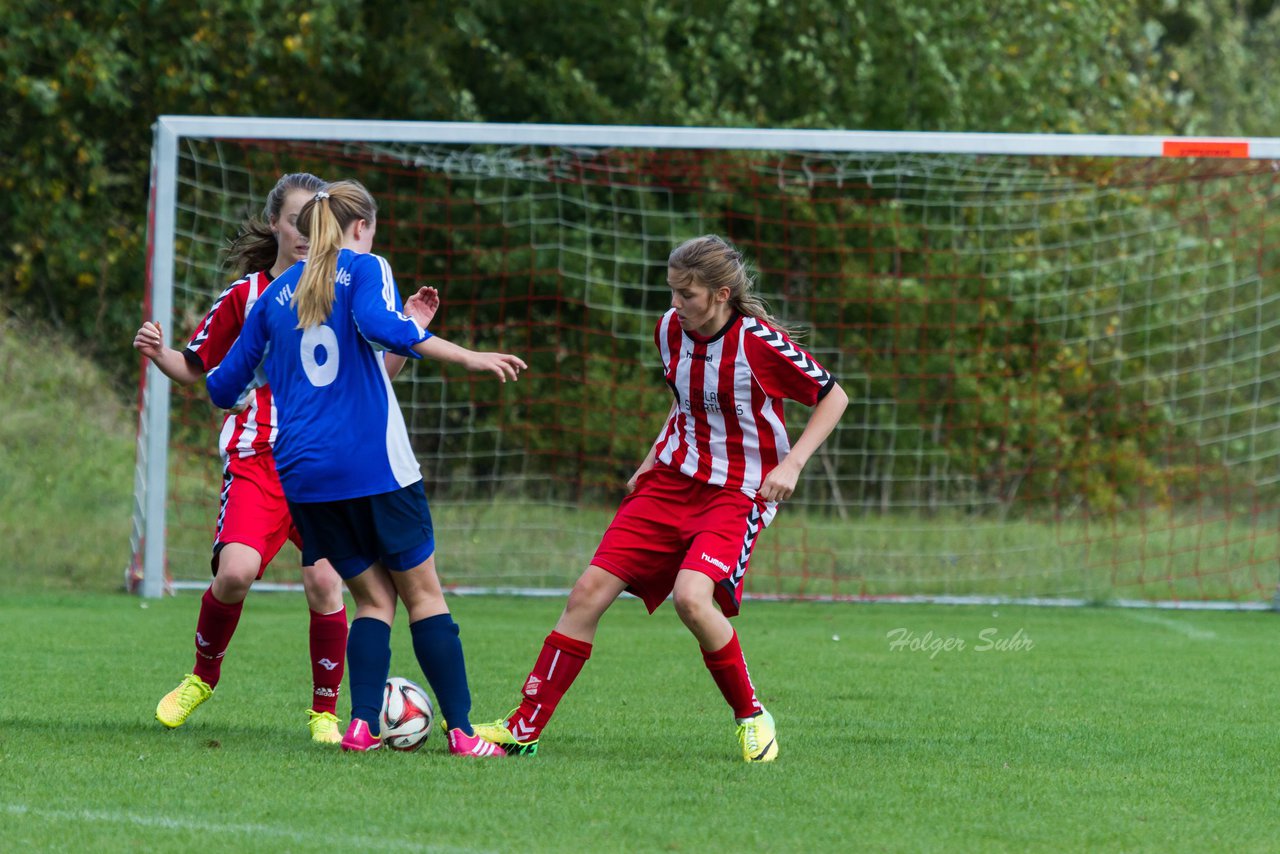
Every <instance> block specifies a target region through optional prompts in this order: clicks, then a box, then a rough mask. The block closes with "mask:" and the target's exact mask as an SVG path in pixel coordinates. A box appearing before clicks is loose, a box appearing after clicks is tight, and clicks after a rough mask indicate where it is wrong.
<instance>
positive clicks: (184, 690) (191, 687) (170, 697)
mask: <svg viewBox="0 0 1280 854" xmlns="http://www.w3.org/2000/svg"><path fill="white" fill-rule="evenodd" d="M211 696H213V689H212V688H210V687H209V683H207V682H205V681H204V680H203V679H201V678H200V677H199V676H196V675H195V674H194V673H188V674H187V675H186V676H184V677H183V678H182V682H180V683H179V684H178V687H177V688H174V689H173V690H172V691H170V692H169V693H168V694H165V695H164V696H163V697H161V698H160V703H159V705H157V706H156V720H158V721H159V722H160V723H162V724H164V725H165V726H167V727H169V729H173V728H174V727H180V726H182V725H183V724H184V723H186V722H187V718H189V717H191V713H192V712H194V711H195V710H196V706H198V705H200V704H201V703H203V702H204V701H205V700H207V699H209V698H210V697H211Z"/></svg>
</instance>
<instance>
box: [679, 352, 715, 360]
mask: <svg viewBox="0 0 1280 854" xmlns="http://www.w3.org/2000/svg"><path fill="white" fill-rule="evenodd" d="M684 357H685V358H686V359H697V360H698V361H700V362H710V361H711V354H710V353H703V354H702V355H701V356H699V355H698V354H697V353H695V352H693V351H692V350H685V351H684Z"/></svg>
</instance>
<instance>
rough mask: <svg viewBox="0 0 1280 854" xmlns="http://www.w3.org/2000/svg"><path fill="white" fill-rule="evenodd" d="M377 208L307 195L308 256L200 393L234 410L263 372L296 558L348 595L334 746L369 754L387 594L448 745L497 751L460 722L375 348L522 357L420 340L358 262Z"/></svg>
mask: <svg viewBox="0 0 1280 854" xmlns="http://www.w3.org/2000/svg"><path fill="white" fill-rule="evenodd" d="M376 216H377V205H376V203H375V202H374V200H373V197H372V196H370V195H369V192H368V191H367V190H366V189H365V188H364V187H363V186H362V185H361V184H360V183H359V182H356V181H340V182H338V183H336V184H332V185H330V187H329V188H328V190H327V191H320V192H318V193H316V195H315V198H314V199H312V200H311V201H309V202H307V204H306V205H304V206H303V208H302V211H301V212H300V214H299V216H298V230H299V231H300V232H301V233H302V234H303V235H305V236H307V237H308V238H309V239H310V254H309V257H308V260H307V261H305V262H299V263H297V264H295V265H294V266H293V267H291V268H289V269H288V270H286V271H285V272H284V273H282V274H281V275H280V276H279V277H277V278H276V279H275V281H273V282H272V283H271V286H270V287H269V288H268V289H267V290H266V291H265V292H263V294H262V295H261V296H260V297H259V298H258V302H257V304H256V305H255V307H254V310H253V311H251V312H249V314H248V316H247V317H246V319H245V325H244V328H243V330H241V333H240V337H239V339H238V340H237V341H236V344H235V346H233V347H232V348H231V351H230V352H229V353H228V354H227V356H226V358H225V359H224V360H223V362H222V364H221V365H220V366H219V367H218V368H216V369H215V370H213V371H212V372H210V373H209V375H208V379H207V383H208V387H209V396H210V398H211V399H212V400H213V402H214V404H216V405H217V406H220V407H223V408H228V407H230V406H233V405H234V404H235V402H236V400H237V398H238V397H239V396H240V394H241V393H242V392H243V391H244V389H245V388H246V387H247V386H248V385H249V384H250V383H251V382H252V381H253V380H254V377H255V373H256V372H257V371H259V370H262V371H263V372H265V374H266V379H267V380H268V381H269V382H270V384H271V388H272V389H273V390H274V392H275V399H276V406H277V408H278V411H279V436H278V438H277V440H276V446H275V455H276V468H277V469H278V471H279V473H280V481H281V484H282V485H283V487H284V494H285V498H286V499H288V502H289V509H290V512H291V513H292V514H293V519H294V521H295V523H296V524H297V526H298V530H299V532H300V533H301V534H302V542H303V557H304V558H305V559H306V560H308V561H314V560H318V559H320V558H325V559H327V560H328V561H329V562H330V563H332V564H333V566H334V568H335V569H337V570H338V573H339V574H340V575H341V576H342V577H343V579H344V580H345V581H346V583H347V587H348V588H349V589H350V590H351V595H352V596H353V597H354V599H355V601H356V616H355V620H354V621H353V622H352V624H351V631H350V635H349V639H348V642H347V673H348V678H349V680H350V683H351V724H350V726H349V727H348V729H347V732H346V735H345V736H344V737H343V740H342V749H343V750H354V751H363V750H373V749H376V748H377V747H378V746H379V744H380V742H379V740H378V738H377V732H378V711H379V709H380V707H381V703H382V686H383V684H384V683H385V681H386V678H387V673H388V669H389V667H390V663H391V645H390V639H391V623H392V620H393V618H394V617H395V611H396V601H397V598H398V599H399V600H400V601H402V602H404V605H405V608H406V610H407V611H408V612H409V630H410V632H411V634H412V636H413V649H414V653H415V654H416V655H417V658H418V662H419V664H421V666H422V671H423V674H424V675H425V676H426V678H427V681H428V682H429V683H430V684H431V688H432V690H433V692H434V693H435V695H436V701H437V703H438V704H439V706H440V712H441V714H442V716H443V717H444V719H445V720H446V721H447V722H448V727H449V731H448V741H449V751H450V752H451V753H455V754H465V755H472V756H502V755H505V754H504V753H503V751H502V750H501V749H500V748H496V747H495V746H493V745H491V744H489V743H488V742H486V741H484V740H483V739H481V738H478V737H477V736H476V735H475V733H474V730H473V729H472V727H471V722H470V719H469V715H470V712H471V695H470V690H469V688H468V685H467V674H466V665H465V662H464V659H463V654H462V643H461V641H460V640H459V637H458V626H457V624H456V623H455V622H454V621H453V617H452V616H451V615H450V613H449V608H448V605H446V604H445V600H444V595H443V592H442V591H441V587H440V579H439V577H438V576H437V575H436V568H435V558H434V553H435V542H434V535H433V532H432V526H431V513H430V510H429V508H428V506H427V500H426V497H425V495H424V494H423V490H422V474H421V471H420V470H419V467H418V462H417V459H416V457H415V456H414V453H413V449H412V448H411V447H410V444H409V434H408V431H407V430H406V429H405V425H404V419H403V417H402V416H401V414H400V407H399V405H398V404H397V402H396V395H395V391H394V389H393V388H392V385H391V380H390V378H389V377H388V375H387V372H386V369H385V367H384V364H383V359H382V356H381V352H380V351H382V350H388V351H390V352H392V353H396V354H399V355H401V356H407V357H411V358H420V357H423V356H426V357H430V358H433V359H439V360H441V361H445V362H453V363H455V364H459V365H462V366H463V367H465V368H467V369H469V370H472V371H479V372H488V373H492V374H494V375H495V376H497V377H498V379H500V380H501V381H503V382H506V381H507V380H515V379H517V377H518V375H519V372H520V371H521V370H523V369H524V368H525V367H526V365H525V363H524V362H523V361H522V360H521V359H519V358H518V357H516V356H512V355H508V354H505V353H479V352H475V351H472V350H468V349H466V348H464V347H459V346H457V345H456V344H451V343H449V342H447V341H444V340H443V339H441V338H439V337H436V336H433V335H432V334H431V333H430V332H428V331H426V329H425V328H424V323H423V322H422V321H423V320H425V318H420V317H418V316H417V315H416V311H417V309H416V308H415V307H414V306H411V307H410V311H411V312H413V313H414V314H413V316H406V314H404V313H403V310H402V309H403V305H402V303H401V301H400V295H399V292H398V290H397V289H396V284H395V279H394V278H393V276H392V274H391V267H390V266H389V265H388V264H387V261H386V259H384V258H382V257H380V256H378V255H374V254H371V251H370V250H371V249H372V247H373V237H374V232H375V230H376V225H377V220H376Z"/></svg>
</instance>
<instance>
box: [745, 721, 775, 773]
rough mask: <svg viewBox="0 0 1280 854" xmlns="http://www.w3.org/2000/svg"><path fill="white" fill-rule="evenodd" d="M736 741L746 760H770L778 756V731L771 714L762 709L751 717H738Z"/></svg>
mask: <svg viewBox="0 0 1280 854" xmlns="http://www.w3.org/2000/svg"><path fill="white" fill-rule="evenodd" d="M738 743H739V744H741V745H742V758H743V759H745V760H746V761H747V762H772V761H773V760H775V759H777V758H778V731H777V730H776V729H775V728H774V726H773V715H771V714H769V713H768V712H766V711H764V710H763V709H762V710H761V711H760V714H758V715H756V716H755V717H752V718H739V719H738Z"/></svg>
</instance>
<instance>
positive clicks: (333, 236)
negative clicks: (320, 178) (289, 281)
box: [289, 180, 378, 329]
mask: <svg viewBox="0 0 1280 854" xmlns="http://www.w3.org/2000/svg"><path fill="white" fill-rule="evenodd" d="M377 216H378V203H377V202H375V201H374V200H373V196H371V195H369V191H368V190H366V189H365V188H364V185H363V184H361V183H360V182H359V181H350V180H348V181H338V182H336V183H334V184H330V185H329V186H328V188H327V189H324V190H320V191H319V192H318V193H316V195H315V198H313V199H312V200H311V201H309V202H307V203H306V204H305V205H303V206H302V210H301V211H299V212H298V231H299V232H300V233H301V234H302V235H303V236H304V237H306V238H307V240H308V242H309V243H310V248H309V249H308V250H307V263H306V266H305V267H303V270H302V278H300V279H299V280H298V287H297V288H296V289H295V290H294V292H293V299H292V300H291V301H290V303H289V304H290V305H291V306H293V308H294V309H295V310H296V311H297V313H298V328H299V329H306V328H307V327H310V326H318V325H319V324H321V323H323V322H324V320H325V318H327V317H328V316H329V315H330V314H331V313H332V312H333V299H334V277H335V276H337V273H338V251H339V250H341V249H342V235H343V233H344V232H345V231H346V230H347V226H349V225H351V223H353V222H356V221H357V220H361V219H363V220H367V221H369V222H370V223H372V222H373V221H374V220H375V219H376V218H377Z"/></svg>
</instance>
